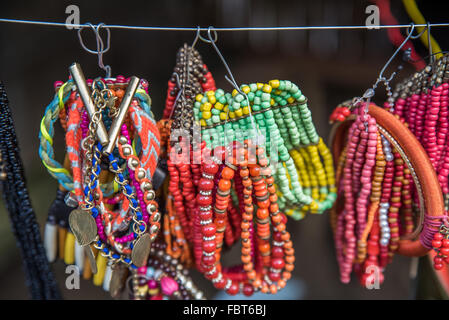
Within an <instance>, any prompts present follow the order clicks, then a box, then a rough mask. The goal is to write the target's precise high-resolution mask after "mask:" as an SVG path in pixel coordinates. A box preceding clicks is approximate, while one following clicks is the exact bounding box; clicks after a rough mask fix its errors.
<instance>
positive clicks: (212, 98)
mask: <svg viewBox="0 0 449 320" xmlns="http://www.w3.org/2000/svg"><path fill="white" fill-rule="evenodd" d="M208 98H209V102H210V103H212V104H215V102H217V99H216V98H215V95H210V96H208Z"/></svg>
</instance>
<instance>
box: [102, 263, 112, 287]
mask: <svg viewBox="0 0 449 320" xmlns="http://www.w3.org/2000/svg"><path fill="white" fill-rule="evenodd" d="M111 278H112V268H111V266H107V267H106V271H105V273H104V278H103V290H104V291H107V292H109V285H110V284H111Z"/></svg>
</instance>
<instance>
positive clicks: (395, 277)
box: [0, 0, 449, 299]
mask: <svg viewBox="0 0 449 320" xmlns="http://www.w3.org/2000/svg"><path fill="white" fill-rule="evenodd" d="M71 4H75V5H78V6H79V8H80V13H81V23H86V22H92V23H100V22H104V23H106V24H123V25H140V26H185V27H195V26H197V25H200V26H202V27H207V26H209V25H213V26H216V27H241V26H292V25H295V26H299V25H363V24H364V23H365V19H366V14H365V8H366V6H368V5H370V4H371V3H370V2H369V1H335V0H326V1H325V0H313V1H288V0H279V1H250V0H217V1H212V0H209V1H207V0H197V1H185V0H166V1H148V0H147V1H92V0H91V1H75V0H70V1H35V2H30V1H26V2H25V1H7V2H6V1H2V3H1V11H0V12H1V13H0V17H1V18H12V19H27V20H42V21H55V22H64V21H65V19H66V17H67V15H66V14H65V8H66V7H67V6H68V5H71ZM418 5H419V7H420V9H421V11H422V13H423V14H424V16H425V17H426V18H427V19H428V20H430V21H431V22H433V23H436V22H447V21H448V20H449V18H448V17H447V13H446V12H447V11H445V10H444V9H442V8H441V7H440V3H439V2H438V1H418ZM391 9H392V12H393V14H394V15H395V17H396V18H397V19H398V20H399V22H400V23H409V22H410V20H409V18H408V17H407V15H406V13H405V10H404V9H403V7H402V2H401V1H397V0H394V1H392V8H391ZM447 30H448V29H447V28H446V29H445V28H434V29H432V34H433V35H434V36H435V38H436V39H437V41H438V42H439V43H440V46H441V47H442V48H443V50H444V49H445V48H447V47H448V43H447V42H448V39H449V37H448V31H447ZM111 32H112V37H111V50H110V51H109V52H108V53H106V54H105V55H104V62H105V64H110V65H111V67H112V75H113V76H116V75H119V74H123V75H125V76H131V75H136V76H139V77H143V78H146V79H148V80H149V83H150V93H151V97H152V100H153V106H152V108H153V112H154V113H155V115H156V118H157V119H159V118H160V116H161V113H162V110H163V106H164V99H165V95H166V90H167V85H166V84H167V80H168V79H169V77H170V75H171V73H172V70H173V69H172V68H173V66H174V62H175V55H176V52H177V50H178V48H179V47H180V46H181V45H182V44H183V43H184V42H187V43H191V42H192V41H193V39H194V36H195V32H171V31H170V32H166V31H132V30H116V29H113V30H112V31H111ZM83 34H84V36H85V41H86V43H87V44H88V46H89V47H90V48H93V46H94V43H93V37H92V32H91V31H90V30H87V29H86V30H84V31H83ZM414 43H415V46H416V47H417V49H418V52H419V53H420V54H421V55H422V56H425V55H427V51H426V49H425V48H424V47H423V46H422V45H421V44H420V43H419V41H418V40H416V41H415V42H414ZM0 44H1V48H0V80H2V81H3V82H4V83H5V85H6V88H7V90H8V96H9V100H10V107H11V109H12V112H13V116H14V120H15V123H16V130H17V134H18V139H19V142H20V147H21V152H22V157H23V160H24V163H25V169H26V174H27V178H28V187H29V191H30V194H31V198H32V201H33V205H34V208H35V210H36V213H37V215H38V220H39V222H40V224H41V226H43V224H44V223H45V219H46V211H47V210H48V207H49V204H50V203H51V201H52V200H53V198H54V196H55V190H56V187H57V184H56V181H54V180H53V179H52V178H51V177H50V176H49V175H48V173H47V172H46V170H45V168H44V167H43V165H42V163H41V162H40V159H39V156H38V138H37V135H38V130H39V123H40V119H41V117H42V116H43V112H44V108H45V106H46V105H47V104H48V103H49V102H50V101H51V99H52V97H53V94H54V90H53V82H54V81H56V80H62V81H65V80H66V79H67V77H68V69H67V68H68V66H69V65H70V64H71V63H72V62H74V61H77V62H79V63H80V64H81V65H82V66H83V69H84V73H85V74H86V77H89V78H94V77H97V76H100V75H101V76H102V75H104V72H103V71H102V70H101V69H99V68H98V66H97V60H96V56H95V55H91V54H89V53H87V52H85V51H84V50H83V49H82V48H81V46H80V44H79V41H78V37H77V34H76V31H74V30H67V29H65V28H63V27H49V26H32V25H20V24H8V23H0ZM218 46H219V48H220V49H221V51H222V53H223V55H224V57H225V59H226V60H227V61H228V63H229V66H230V67H231V69H232V71H233V74H234V76H235V79H236V81H237V82H238V83H249V82H262V81H268V80H270V79H275V78H278V79H288V80H291V81H293V82H295V83H296V84H298V86H299V87H300V88H301V90H302V91H303V92H304V94H305V95H306V96H307V97H308V98H309V106H310V108H311V110H312V114H313V117H314V122H315V125H316V127H317V130H318V132H319V134H320V135H321V136H323V137H324V138H325V139H326V138H327V135H328V133H329V130H330V126H329V124H328V121H327V119H328V117H329V115H330V113H331V112H332V110H333V108H334V107H335V106H336V104H337V103H339V102H341V101H343V100H346V99H349V98H352V97H353V96H359V95H361V94H362V93H363V92H364V91H365V90H366V89H367V88H368V87H371V85H372V83H373V82H374V80H375V79H376V77H377V75H378V73H379V71H380V69H381V68H382V66H383V65H384V63H385V62H386V61H387V60H388V58H389V57H390V56H391V54H392V53H393V52H394V50H395V48H394V47H393V45H392V44H391V43H390V42H389V40H388V38H387V34H386V31H385V30H340V31H338V30H333V31H332V30H329V31H281V32H232V33H231V32H221V33H219V39H218ZM197 49H198V50H199V52H200V53H201V54H202V56H203V60H204V62H205V63H206V64H207V65H208V68H209V70H211V72H212V74H213V75H214V77H215V80H216V82H217V87H221V88H223V89H225V90H231V88H230V86H229V84H228V83H227V82H226V81H225V80H224V75H225V69H224V66H223V65H222V63H221V61H220V60H219V58H218V56H217V55H216V53H215V51H214V50H213V48H212V47H210V46H209V45H207V44H205V43H202V42H199V43H198V44H197ZM400 62H401V61H400V59H396V60H395V62H394V63H393V65H392V67H391V68H390V69H389V70H394V69H395V67H396V66H397V64H398V63H400ZM413 71H414V69H413V68H412V67H411V66H409V65H405V68H404V69H403V71H401V73H400V74H399V76H398V79H395V80H396V81H397V80H399V79H400V78H403V77H405V76H408V75H410V74H411V73H412V72H413ZM387 72H388V71H387ZM387 74H388V73H387ZM384 98H385V92H384V91H383V90H378V91H377V92H376V99H375V100H376V101H377V102H378V103H382V102H383V100H384ZM63 144H64V142H63V136H62V132H60V131H59V132H58V131H57V132H56V135H55V145H56V146H57V147H56V151H57V154H59V155H60V156H62V154H63ZM58 152H59V153H58ZM289 227H290V231H291V232H292V233H293V236H294V243H295V249H296V257H297V264H296V269H295V272H294V278H295V281H293V282H292V285H290V286H289V287H288V291H287V294H288V296H286V295H282V296H278V297H282V298H292V299H298V298H300V299H336V298H341V299H408V298H413V297H415V290H414V285H413V283H412V282H411V280H410V278H409V270H410V261H411V260H410V259H407V258H403V257H395V259H394V262H393V264H391V265H390V266H389V267H388V268H387V271H386V274H385V275H386V281H385V283H384V284H383V285H382V287H381V289H380V290H366V289H363V288H362V287H361V286H360V285H359V284H358V283H357V281H356V280H355V279H354V280H353V282H352V283H351V284H349V285H343V284H341V283H340V282H339V276H338V267H337V263H336V259H335V255H334V248H333V241H332V234H331V231H330V228H329V225H328V219H327V216H326V214H324V215H322V216H308V217H307V218H306V219H304V220H303V221H300V222H293V221H291V222H290V224H289ZM0 253H1V254H0V299H26V298H28V295H27V291H26V288H25V286H24V277H23V272H22V269H21V260H20V259H21V258H20V254H19V251H18V249H17V247H16V245H15V240H14V237H13V234H12V232H11V230H10V224H9V221H8V218H7V213H6V211H5V208H4V206H3V204H2V205H1V207H0ZM237 257H238V255H235V254H233V253H231V254H230V255H229V256H228V259H227V260H228V261H230V260H233V261H235V258H237ZM54 270H55V272H56V274H57V276H58V281H59V284H60V286H61V287H64V281H65V280H64V279H65V275H64V266H63V264H62V263H61V262H59V263H57V264H55V265H54ZM194 277H195V278H196V279H197V281H198V283H199V284H200V286H201V287H202V288H203V289H204V290H205V291H206V294H207V296H208V297H209V298H213V297H214V294H215V291H214V290H213V288H212V286H211V285H210V284H209V283H207V282H205V281H204V280H203V279H202V278H201V277H200V276H198V275H197V274H195V273H194ZM64 296H65V297H66V298H69V299H99V298H108V294H107V293H105V292H104V291H103V290H102V289H100V288H95V287H94V286H93V285H92V284H91V283H89V282H87V281H82V283H81V290H75V291H68V290H64Z"/></svg>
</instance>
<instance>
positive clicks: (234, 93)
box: [232, 89, 239, 97]
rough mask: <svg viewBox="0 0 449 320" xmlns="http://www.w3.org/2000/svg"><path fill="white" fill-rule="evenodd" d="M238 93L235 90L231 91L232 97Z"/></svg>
mask: <svg viewBox="0 0 449 320" xmlns="http://www.w3.org/2000/svg"><path fill="white" fill-rule="evenodd" d="M238 93H239V92H238V91H237V89H234V90H232V97H235V96H236V95H237V94H238Z"/></svg>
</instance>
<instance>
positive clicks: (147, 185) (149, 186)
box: [140, 181, 153, 192]
mask: <svg viewBox="0 0 449 320" xmlns="http://www.w3.org/2000/svg"><path fill="white" fill-rule="evenodd" d="M140 189H141V190H142V191H143V192H145V191H150V190H152V189H153V185H152V184H151V182H148V181H145V182H144V183H142V184H141V185H140Z"/></svg>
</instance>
